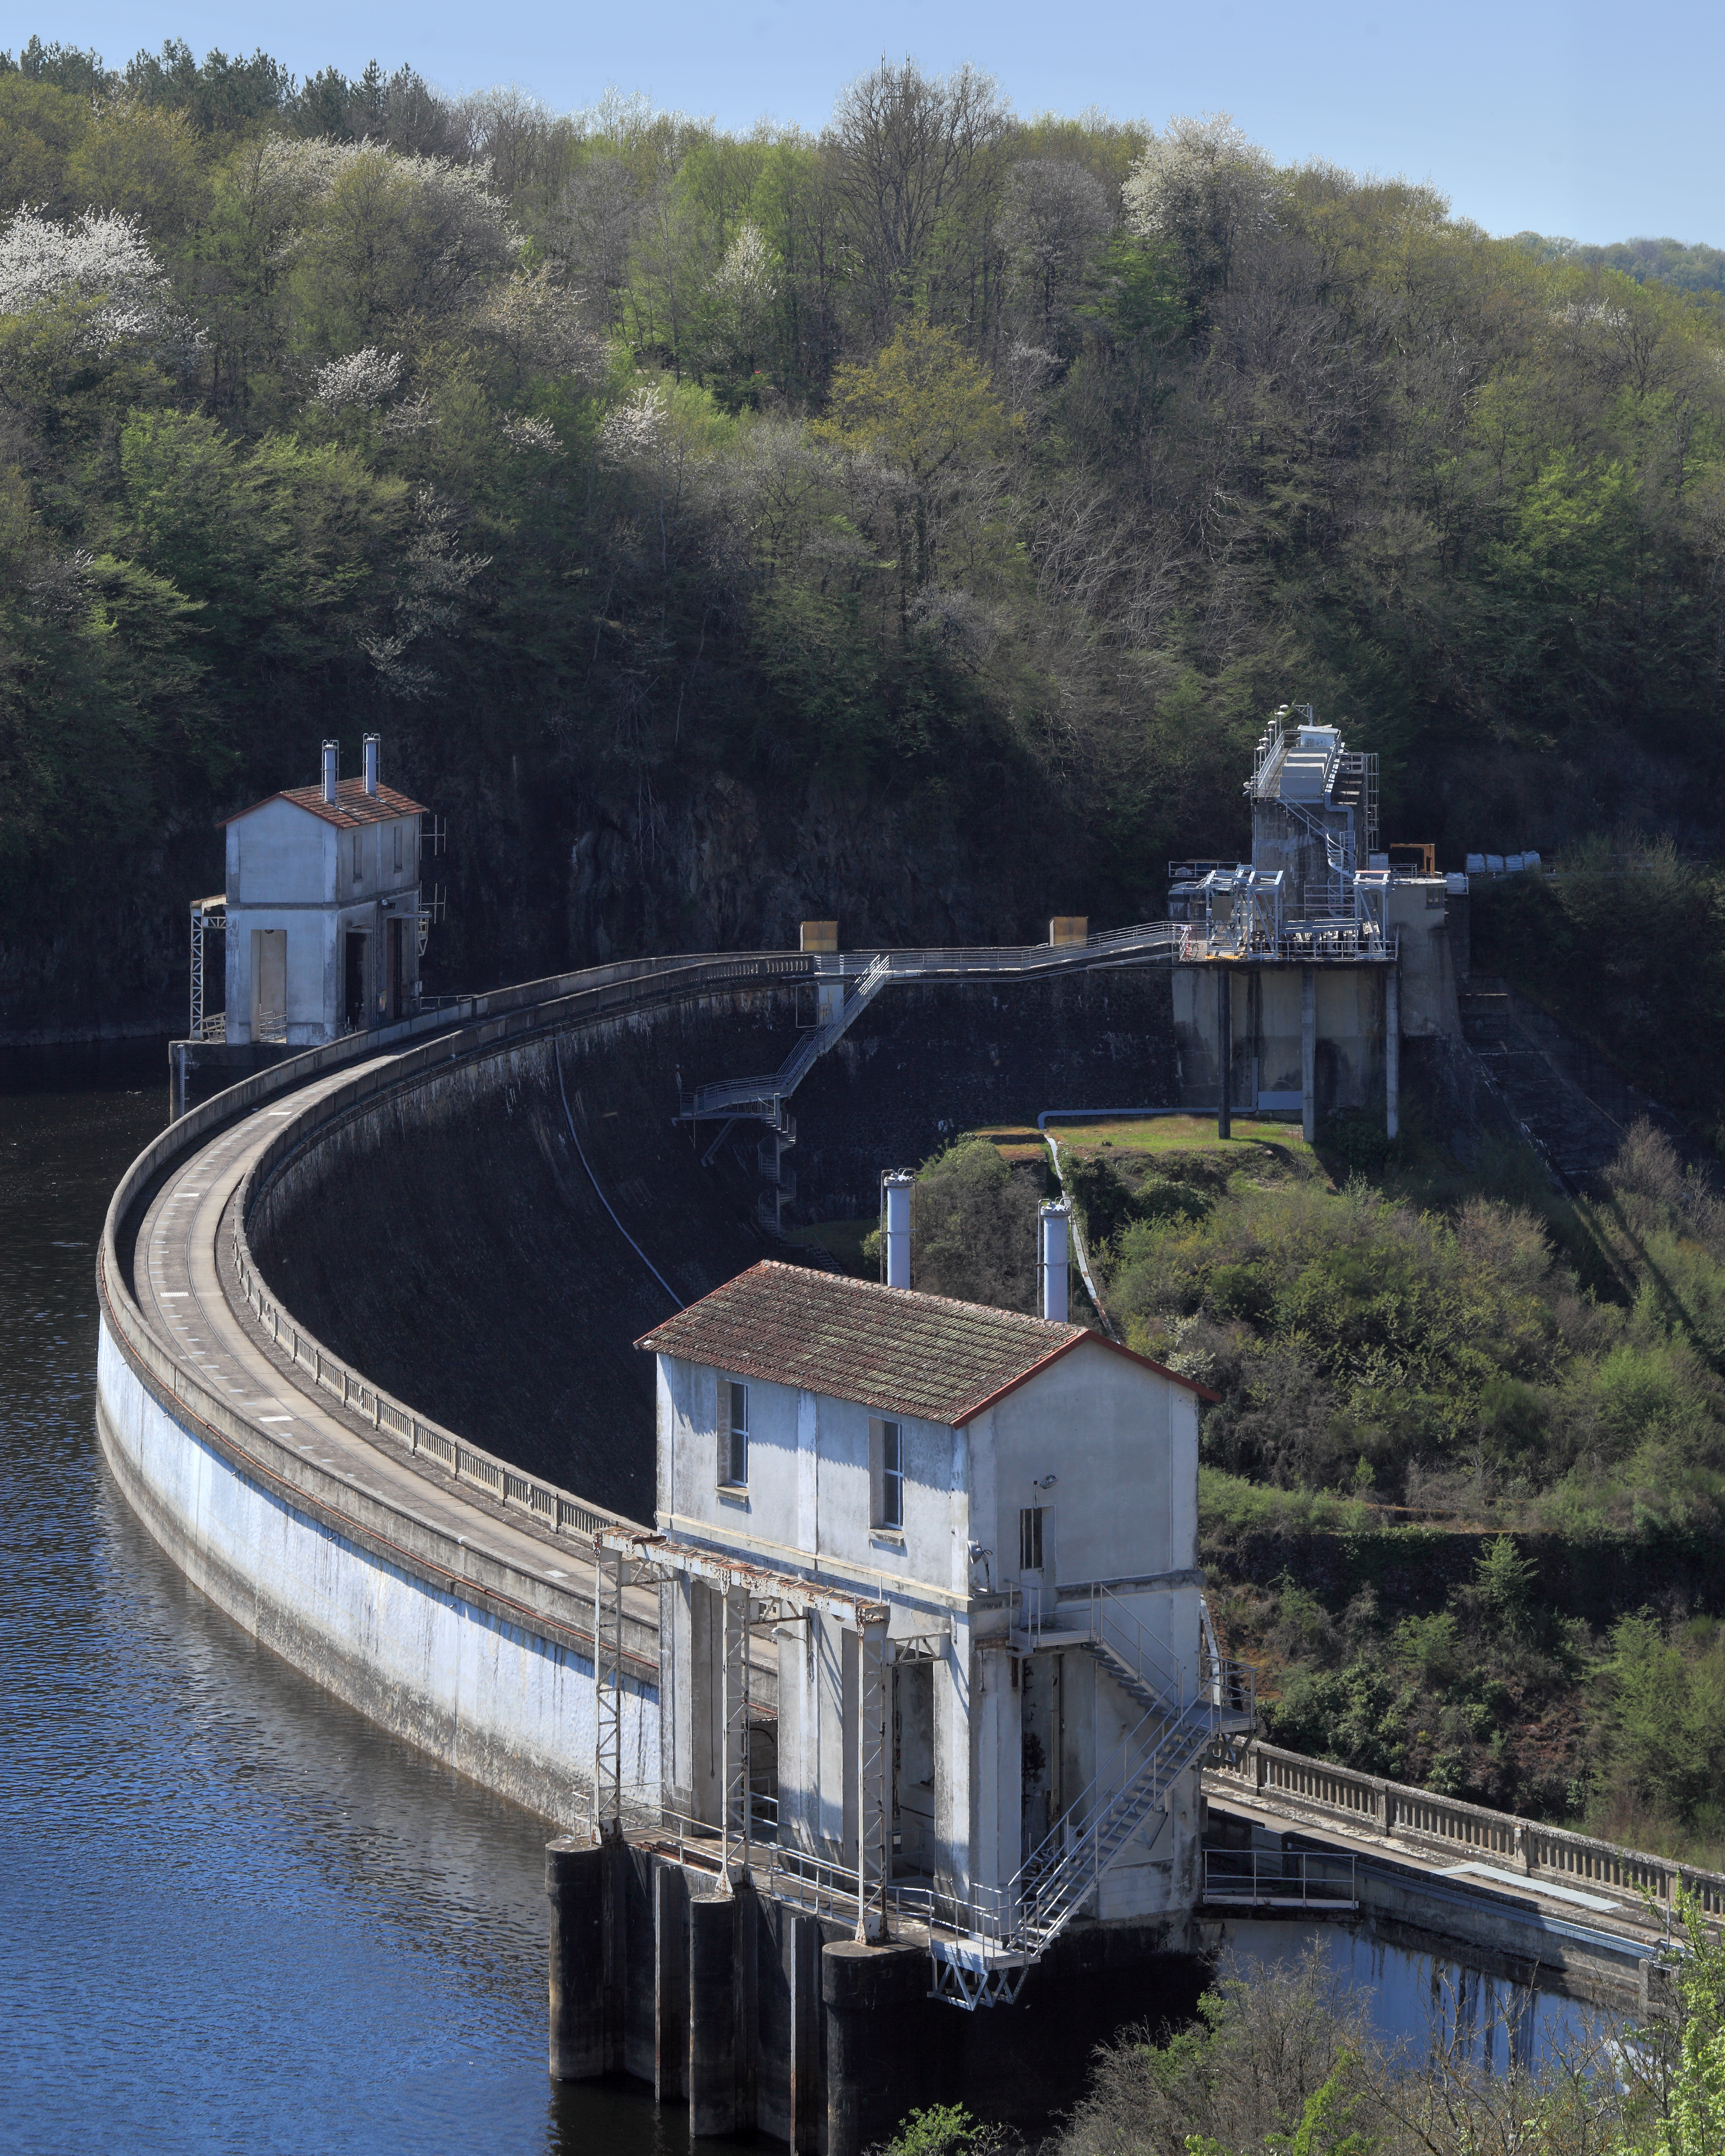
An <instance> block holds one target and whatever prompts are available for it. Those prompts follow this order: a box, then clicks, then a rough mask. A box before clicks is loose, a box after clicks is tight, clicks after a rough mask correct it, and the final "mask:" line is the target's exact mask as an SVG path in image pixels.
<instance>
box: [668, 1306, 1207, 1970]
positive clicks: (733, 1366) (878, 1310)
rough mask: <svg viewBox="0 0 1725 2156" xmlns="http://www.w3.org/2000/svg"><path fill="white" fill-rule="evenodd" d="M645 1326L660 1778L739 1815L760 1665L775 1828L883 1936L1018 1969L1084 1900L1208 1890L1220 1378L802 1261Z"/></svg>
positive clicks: (1150, 1910) (708, 1806) (1135, 1907)
mask: <svg viewBox="0 0 1725 2156" xmlns="http://www.w3.org/2000/svg"><path fill="white" fill-rule="evenodd" d="M639 1345H640V1346H641V1347H644V1348H649V1349H651V1350H653V1351H654V1352H655V1353H656V1355H657V1357H658V1396H659V1410H658V1431H659V1460H658V1491H659V1512H658V1526H659V1529H660V1533H659V1535H658V1536H656V1537H653V1538H652V1540H651V1542H650V1543H637V1544H636V1545H635V1548H636V1551H637V1553H638V1554H639V1556H640V1557H641V1558H644V1559H649V1560H650V1561H651V1562H652V1563H653V1565H654V1568H655V1570H656V1572H657V1573H658V1576H659V1578H660V1579H661V1581H662V1582H664V1583H665V1584H664V1585H663V1586H662V1588H661V1603H662V1611H661V1622H662V1630H661V1648H660V1652H661V1657H662V1662H663V1668H662V1671H661V1693H660V1702H661V1707H660V1714H661V1721H660V1727H661V1731H662V1738H661V1743H662V1748H663V1763H662V1779H663V1783H664V1784H665V1803H666V1804H670V1805H673V1806H675V1808H676V1809H679V1810H680V1811H681V1812H683V1813H685V1815H689V1816H690V1817H691V1818H692V1819H694V1820H701V1821H706V1822H710V1823H712V1824H714V1825H721V1824H727V1825H728V1827H729V1828H730V1829H732V1830H735V1829H736V1828H737V1825H738V1820H737V1811H738V1798H739V1795H740V1784H741V1785H746V1784H747V1779H749V1774H748V1768H749V1761H748V1754H747V1743H748V1739H747V1722H743V1723H742V1725H741V1727H739V1723H738V1718H737V1707H736V1698H737V1691H738V1688H739V1686H741V1687H742V1689H743V1691H745V1692H747V1689H748V1686H749V1685H750V1683H751V1681H753V1683H754V1684H755V1686H756V1688H757V1691H765V1690H767V1688H768V1687H767V1686H765V1685H764V1684H763V1683H762V1679H761V1676H755V1677H754V1678H753V1679H752V1680H751V1676H750V1674H749V1669H748V1665H750V1664H752V1665H753V1666H754V1667H755V1669H757V1670H758V1669H759V1666H760V1665H761V1663H762V1661H763V1660H768V1659H769V1658H770V1660H771V1661H772V1662H773V1664H774V1665H775V1666H776V1676H777V1684H776V1707H777V1722H776V1727H777V1760H776V1775H773V1774H769V1773H768V1771H766V1770H765V1768H764V1758H765V1757H766V1756H767V1755H768V1754H769V1753H770V1751H771V1745H770V1742H768V1743H762V1741H761V1740H762V1717H761V1716H760V1715H759V1714H758V1712H757V1714H756V1716H755V1721H756V1724H757V1748H756V1754H755V1758H754V1760H753V1781H754V1785H755V1789H756V1791H757V1798H756V1801H755V1804H754V1807H753V1816H754V1817H755V1818H756V1819H757V1820H766V1821H768V1822H769V1825H768V1827H767V1828H765V1829H762V1828H760V1827H757V1829H756V1830H757V1832H758V1831H770V1832H771V1834H772V1835H773V1840H774V1846H775V1851H776V1852H777V1855H776V1856H775V1859H774V1861H775V1862H776V1863H779V1864H783V1861H785V1856H784V1853H785V1852H787V1851H801V1852H803V1853H805V1854H806V1856H807V1858H808V1859H809V1861H810V1863H811V1865H813V1864H819V1865H821V1866H829V1867H831V1868H832V1870H833V1872H834V1875H835V1876H836V1875H838V1874H839V1873H841V1872H843V1873H846V1874H848V1875H849V1876H853V1877H855V1878H856V1879H857V1880H858V1881H860V1884H859V1886H858V1889H857V1906H858V1907H859V1912H860V1929H861V1930H862V1931H863V1932H864V1933H865V1935H866V1936H879V1935H880V1933H881V1932H882V1931H883V1930H884V1928H885V1926H886V1921H887V1918H888V1916H889V1914H890V1912H892V1911H893V1909H894V1908H895V1907H896V1908H898V1909H899V1910H901V1912H908V1913H909V1914H910V1915H911V1916H916V1917H921V1918H922V1920H924V1921H928V1922H931V1923H932V1928H933V1929H934V1930H935V1931H936V1932H937V1933H944V1934H947V1935H949V1938H948V1944H947V1947H946V1948H944V1949H943V1951H945V1952H946V1953H947V1954H948V1957H949V1958H950V1959H952V1961H953V1962H954V1963H955V1964H962V1965H963V1972H964V1973H963V1974H962V1976H961V1974H957V1973H955V1974H954V1976H953V1982H954V1984H957V1985H959V1986H960V1988H963V1987H964V1986H966V1985H968V1986H970V1987H972V1988H973V1987H974V1986H975V1985H976V1984H982V1985H983V1987H984V1988H986V1987H987V1985H988V1984H990V1983H991V1982H994V1983H998V1982H1000V1981H1002V1980H1005V1981H1006V1982H1007V1984H1008V1987H1009V1988H1008V1990H1007V1992H1006V1994H1004V1995H1009V1991H1010V1988H1012V1986H1014V1985H1015V1982H1016V1978H1015V1977H1014V1976H1013V1975H1012V1974H1011V1972H1013V1971H1018V1972H1020V1973H1021V1971H1022V1969H1023V1967H1024V1966H1026V1965H1028V1963H1029V1962H1031V1961H1034V1959H1035V1958H1037V1956H1038V1954H1039V1953H1040V1951H1041V1949H1042V1947H1043V1946H1044V1945H1045V1944H1046V1943H1047V1942H1048V1940H1049V1939H1050V1938H1052V1936H1053V1935H1054V1933H1055V1932H1057V1931H1058V1930H1059V1929H1060V1928H1061V1926H1062V1925H1063V1924H1064V1923H1065V1922H1066V1921H1067V1919H1068V1918H1069V1917H1070V1916H1072V1915H1075V1914H1078V1913H1081V1912H1087V1913H1090V1914H1091V1915H1095V1916H1096V1917H1101V1919H1102V1920H1103V1921H1105V1922H1106V1921H1110V1920H1122V1919H1143V1918H1149V1917H1158V1916H1160V1915H1163V1914H1165V1913H1167V1914H1172V1913H1173V1912H1176V1911H1179V1910H1183V1909H1185V1908H1187V1907H1189V1906H1190V1904H1191V1903H1192V1902H1193V1900H1194V1897H1195V1879H1194V1874H1195V1868H1196V1860H1197V1845H1198V1828H1199V1802H1198V1773H1197V1769H1198V1764H1199V1760H1200V1758H1201V1757H1202V1754H1203V1753H1204V1751H1205V1750H1206V1749H1207V1748H1208V1747H1209V1744H1210V1743H1212V1742H1213V1741H1214V1738H1215V1737H1216V1735H1218V1734H1219V1733H1220V1731H1221V1729H1222V1728H1223V1727H1233V1726H1237V1725H1238V1717H1237V1715H1236V1716H1230V1713H1229V1712H1228V1709H1229V1707H1230V1702H1233V1703H1235V1704H1237V1701H1238V1694H1237V1692H1236V1693H1235V1694H1232V1695H1230V1694H1229V1693H1228V1692H1227V1691H1226V1680H1225V1679H1224V1676H1222V1674H1221V1671H1220V1666H1219V1664H1218V1663H1217V1661H1216V1660H1215V1657H1214V1651H1213V1649H1212V1646H1211V1644H1210V1642H1209V1635H1208V1626H1207V1620H1206V1617H1205V1614H1204V1606H1203V1594H1202V1587H1203V1578H1202V1575H1201V1573H1199V1570H1198V1568H1197V1537H1198V1402H1199V1397H1200V1395H1202V1396H1203V1397H1205V1398H1208V1397H1210V1396H1209V1395H1208V1394H1203V1389H1202V1388H1201V1387H1199V1386H1198V1385H1195V1384H1194V1383H1192V1381H1191V1380H1190V1379H1189V1378H1183V1377H1179V1376H1177V1375H1176V1374H1174V1373H1173V1372H1171V1371H1168V1370H1166V1369H1163V1368H1161V1367H1160V1366H1159V1365H1158V1364H1157V1363H1152V1362H1150V1361H1147V1359H1146V1358H1144V1357H1142V1356H1141V1355H1137V1354H1133V1353H1129V1352H1128V1351H1127V1350H1126V1349H1125V1348H1122V1347H1117V1346H1116V1345H1115V1344H1114V1343H1113V1342H1111V1341H1109V1340H1107V1339H1105V1338H1104V1337H1102V1336H1101V1335H1100V1334H1098V1333H1096V1332H1089V1331H1086V1329H1085V1328H1084V1327H1081V1326H1078V1325H1069V1324H1056V1323H1052V1322H1048V1321H1046V1320H1045V1319H1042V1318H1036V1317H1024V1316H1020V1315H1019V1314H1017V1313H1015V1312H1009V1311H1002V1310H995V1309H989V1308H984V1307H983V1306H978V1305H976V1304H971V1303H962V1302H953V1301H947V1300H945V1299H943V1298H942V1297H939V1296H927V1295H919V1294H916V1293H913V1292H911V1291H910V1290H908V1289H904V1288H896V1287H885V1286H875V1285H874V1284H873V1283H871V1282H868V1281H856V1280H851V1279H845V1278H839V1277H835V1276H833V1275H830V1274H826V1273H820V1272H815V1271H813V1270H805V1269H803V1268H802V1267H799V1266H794V1265H782V1264H772V1263H768V1264H762V1265H757V1266H755V1267H754V1268H753V1269H752V1270H751V1271H748V1272H746V1273H743V1274H742V1275H740V1276H738V1277H737V1279H735V1280H733V1281H730V1282H728V1283H727V1284H726V1286H723V1287H721V1288H719V1289H717V1290H716V1291H715V1292H714V1293H712V1294H711V1295H708V1296H705V1297H703V1298H702V1300H701V1301H699V1302H697V1303H696V1304H694V1305H692V1306H691V1307H689V1308H688V1309H686V1310H684V1311H682V1312H679V1313H678V1314H677V1315H676V1316H675V1317H671V1318H670V1319H669V1320H667V1322H665V1324H663V1325H661V1326H660V1327H657V1328H656V1329H655V1331H654V1332H650V1333H649V1334H648V1335H647V1336H646V1337H645V1338H644V1339H643V1340H642V1341H641V1342H639ZM763 1674H764V1673H763ZM739 1745H740V1746H741V1748H742V1749H741V1753H739ZM768 1786H773V1791H774V1794H775V1795H776V1818H774V1817H773V1807H772V1806H771V1805H764V1804H762V1801H761V1796H760V1793H761V1792H762V1791H763V1789H766V1788H768ZM876 1837H878V1845H877V1846H876V1845H875V1842H876ZM1069 1857H1070V1859H1071V1860H1072V1861H1066V1860H1067V1859H1068V1858H1069ZM937 1959H938V1955H937ZM955 1995H956V1994H955Z"/></svg>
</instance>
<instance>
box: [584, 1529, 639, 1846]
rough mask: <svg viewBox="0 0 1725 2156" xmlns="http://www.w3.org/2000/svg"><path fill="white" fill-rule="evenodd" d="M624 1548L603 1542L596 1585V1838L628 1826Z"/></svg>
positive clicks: (596, 1555)
mask: <svg viewBox="0 0 1725 2156" xmlns="http://www.w3.org/2000/svg"><path fill="white" fill-rule="evenodd" d="M626 1569H632V1568H630V1567H629V1559H628V1557H627V1554H626V1553H625V1551H624V1548H622V1547H621V1546H620V1545H618V1546H614V1547H611V1548H607V1546H606V1545H605V1543H603V1542H601V1543H598V1545H597V1547H596V1548H595V1551H594V1563H593V1840H595V1841H599V1840H603V1838H604V1836H605V1835H607V1834H614V1835H615V1834H621V1832H622V1831H623V1589H624V1573H625V1570H626Z"/></svg>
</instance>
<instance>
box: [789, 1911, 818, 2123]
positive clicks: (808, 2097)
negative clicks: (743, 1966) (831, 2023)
mask: <svg viewBox="0 0 1725 2156" xmlns="http://www.w3.org/2000/svg"><path fill="white" fill-rule="evenodd" d="M785 1931H786V1941H785V1948H786V1960H787V1961H788V1964H789V1966H788V1969H787V1971H786V1974H787V1975H788V1979H789V1989H790V1994H791V2058H790V2068H791V2071H790V2082H791V2098H790V2121H789V2124H790V2133H789V2137H788V2138H789V2142H790V2150H791V2156H803V2152H804V2151H805V2150H806V2151H807V2152H808V2156H817V2152H818V2151H819V2148H820V2137H821V2128H822V2126H823V2124H824V2117H823V2106H822V2102H821V2078H820V2012H821V2007H820V1949H821V1937H820V1920H819V1917H799V1916H792V1915H790V1914H788V1913H787V1916H786V1919H785Z"/></svg>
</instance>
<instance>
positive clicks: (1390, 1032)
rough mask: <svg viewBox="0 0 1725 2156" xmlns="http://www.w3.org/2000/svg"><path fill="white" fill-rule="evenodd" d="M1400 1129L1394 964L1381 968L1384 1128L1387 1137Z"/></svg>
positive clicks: (1398, 1000) (1398, 996) (1398, 997)
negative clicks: (1382, 991) (1382, 993)
mask: <svg viewBox="0 0 1725 2156" xmlns="http://www.w3.org/2000/svg"><path fill="white" fill-rule="evenodd" d="M1401 1127H1402V983H1401V974H1400V972H1399V969H1398V968H1396V967H1395V966H1394V965H1390V966H1386V967H1385V968H1384V1129H1385V1130H1386V1131H1387V1132H1389V1136H1390V1137H1396V1136H1397V1135H1398V1133H1399V1132H1400V1130H1401Z"/></svg>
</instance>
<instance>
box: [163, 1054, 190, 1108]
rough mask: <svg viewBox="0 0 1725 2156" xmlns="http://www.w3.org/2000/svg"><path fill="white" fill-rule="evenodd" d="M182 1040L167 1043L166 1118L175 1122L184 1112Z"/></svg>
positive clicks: (184, 1083) (184, 1079)
mask: <svg viewBox="0 0 1725 2156" xmlns="http://www.w3.org/2000/svg"><path fill="white" fill-rule="evenodd" d="M186 1052H187V1043H186V1042H185V1041H183V1040H171V1041H169V1043H168V1044H167V1119H168V1121H169V1122H171V1123H177V1122H178V1121H179V1120H180V1118H181V1116H183V1115H184V1114H185V1112H186Z"/></svg>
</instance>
